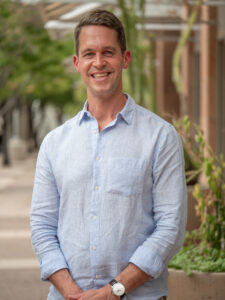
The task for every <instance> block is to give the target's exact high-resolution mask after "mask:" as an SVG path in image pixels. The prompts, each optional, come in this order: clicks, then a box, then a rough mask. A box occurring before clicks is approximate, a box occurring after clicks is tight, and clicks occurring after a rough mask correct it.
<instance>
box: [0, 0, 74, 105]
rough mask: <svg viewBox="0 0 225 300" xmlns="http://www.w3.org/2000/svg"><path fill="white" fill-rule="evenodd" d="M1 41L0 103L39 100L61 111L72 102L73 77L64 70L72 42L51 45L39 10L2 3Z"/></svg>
mask: <svg viewBox="0 0 225 300" xmlns="http://www.w3.org/2000/svg"><path fill="white" fill-rule="evenodd" d="M0 39H1V48H0V78H1V79H2V80H1V84H0V101H7V100H8V99H10V98H12V97H16V98H20V99H24V100H26V101H33V100H34V99H37V98H38V99H40V100H41V102H42V103H43V104H45V103H51V104H53V105H55V106H59V107H61V108H63V107H65V105H67V104H70V103H73V102H74V91H73V90H74V79H75V78H74V77H75V76H76V75H74V74H70V73H68V72H67V71H66V68H65V66H64V59H65V58H66V57H68V56H72V49H73V41H72V40H71V39H70V40H66V39H65V40H61V41H52V40H51V39H50V37H49V35H48V33H47V31H46V30H45V29H44V28H43V24H41V23H40V16H39V15H38V10H36V11H35V10H34V9H33V10H32V9H31V8H29V7H28V6H25V5H22V4H21V3H18V2H15V1H14V2H12V1H9V0H3V1H1V3H0ZM71 64H72V58H71Z"/></svg>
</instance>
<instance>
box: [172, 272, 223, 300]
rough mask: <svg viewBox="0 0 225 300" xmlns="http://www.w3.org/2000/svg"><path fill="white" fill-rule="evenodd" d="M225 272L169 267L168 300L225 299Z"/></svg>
mask: <svg viewBox="0 0 225 300" xmlns="http://www.w3.org/2000/svg"><path fill="white" fill-rule="evenodd" d="M224 299H225V272H223V273H213V272H212V273H207V272H206V273H205V272H204V273H203V272H193V274H192V275H191V276H187V275H186V274H185V273H184V272H183V271H182V270H175V269H169V297H168V300H224Z"/></svg>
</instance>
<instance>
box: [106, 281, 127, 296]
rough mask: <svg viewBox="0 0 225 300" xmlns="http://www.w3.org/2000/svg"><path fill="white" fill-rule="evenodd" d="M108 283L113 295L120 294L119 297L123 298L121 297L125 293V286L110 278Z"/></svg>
mask: <svg viewBox="0 0 225 300" xmlns="http://www.w3.org/2000/svg"><path fill="white" fill-rule="evenodd" d="M109 284H110V285H111V287H112V294H113V295H115V296H120V299H123V297H124V296H125V295H126V289H125V286H124V285H123V284H122V283H120V282H118V281H117V280H116V279H113V280H111V281H110V282H109Z"/></svg>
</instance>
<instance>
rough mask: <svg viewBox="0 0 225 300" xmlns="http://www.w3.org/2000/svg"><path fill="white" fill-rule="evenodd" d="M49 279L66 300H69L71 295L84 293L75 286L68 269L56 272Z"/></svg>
mask: <svg viewBox="0 0 225 300" xmlns="http://www.w3.org/2000/svg"><path fill="white" fill-rule="evenodd" d="M48 279H49V280H50V281H51V283H52V284H53V285H54V286H55V287H56V288H57V290H58V291H59V292H60V293H61V295H62V296H63V297H64V299H65V300H69V299H70V296H71V295H76V294H80V293H82V290H81V289H80V288H79V287H78V286H77V285H76V284H75V282H74V281H73V279H72V277H71V275H70V273H69V271H68V270H67V269H61V270H59V271H56V272H55V273H53V274H52V275H51V276H50V277H49V278H48Z"/></svg>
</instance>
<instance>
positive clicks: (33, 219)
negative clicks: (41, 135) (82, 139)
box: [30, 138, 68, 280]
mask: <svg viewBox="0 0 225 300" xmlns="http://www.w3.org/2000/svg"><path fill="white" fill-rule="evenodd" d="M46 142H47V138H45V140H44V141H43V143H42V145H41V148H40V151H39V154H38V159H37V166H36V174H35V181H34V189H33V197H32V205H31V214H30V225H31V237H32V245H33V249H34V251H35V253H36V255H37V257H38V259H39V262H40V267H41V278H42V279H43V280H47V279H48V277H49V276H50V275H51V274H53V273H54V272H56V271H57V270H59V269H62V268H68V266H67V263H66V260H65V258H64V255H63V253H62V251H61V249H60V245H59V241H58V237H57V227H58V213H59V193H58V190H57V186H56V182H55V178H54V174H53V172H52V169H51V164H50V161H49V159H48V156H47V149H48V148H47V145H46Z"/></svg>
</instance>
